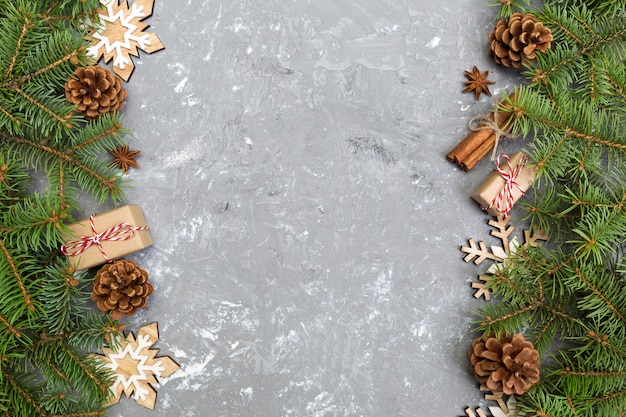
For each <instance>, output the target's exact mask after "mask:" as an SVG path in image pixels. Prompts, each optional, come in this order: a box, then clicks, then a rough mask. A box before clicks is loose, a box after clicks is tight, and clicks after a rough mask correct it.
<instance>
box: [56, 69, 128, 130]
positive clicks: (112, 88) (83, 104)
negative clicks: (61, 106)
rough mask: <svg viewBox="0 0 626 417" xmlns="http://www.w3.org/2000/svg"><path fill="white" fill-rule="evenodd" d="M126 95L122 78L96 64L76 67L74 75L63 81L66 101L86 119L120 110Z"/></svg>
mask: <svg viewBox="0 0 626 417" xmlns="http://www.w3.org/2000/svg"><path fill="white" fill-rule="evenodd" d="M127 96H128V93H127V92H126V90H124V89H123V88H122V79H121V78H120V77H118V76H117V75H115V74H114V73H113V72H112V71H110V70H108V69H106V68H103V67H100V66H97V65H96V66H93V67H87V68H83V67H79V68H76V70H75V71H74V75H73V76H70V77H69V78H68V79H67V81H66V82H65V97H66V98H67V101H69V102H70V103H72V104H76V110H78V111H79V112H81V113H82V114H84V115H85V116H86V117H87V119H95V118H96V117H98V116H100V115H101V114H105V113H113V112H115V111H118V110H121V109H122V108H123V107H124V100H126V97H127Z"/></svg>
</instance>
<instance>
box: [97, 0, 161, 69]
mask: <svg viewBox="0 0 626 417" xmlns="http://www.w3.org/2000/svg"><path fill="white" fill-rule="evenodd" d="M100 3H101V4H102V5H103V6H105V7H104V8H103V9H101V10H99V11H98V19H99V22H97V23H92V24H91V28H90V30H89V33H88V35H87V36H86V37H85V39H86V40H87V41H88V42H89V43H90V46H89V47H87V54H89V55H91V56H93V57H94V58H95V59H96V61H97V60H99V59H100V58H102V57H104V62H105V63H108V62H109V61H111V59H113V71H114V72H115V73H116V74H117V75H119V76H120V77H121V78H122V79H123V80H124V81H128V79H129V78H130V76H131V75H132V73H133V71H134V69H135V64H134V63H133V60H132V58H131V55H133V56H136V57H138V56H139V52H138V51H139V50H142V51H144V52H146V53H148V54H151V53H153V52H156V51H160V50H161V49H164V48H165V46H163V43H161V40H160V39H159V38H158V36H157V35H156V34H154V33H153V32H146V31H145V30H146V29H147V28H148V27H149V25H148V24H146V23H143V22H142V21H143V20H144V19H146V18H148V17H150V16H151V15H152V8H153V6H154V0H134V1H133V4H132V5H131V6H129V5H128V0H125V1H123V2H122V3H119V0H100Z"/></svg>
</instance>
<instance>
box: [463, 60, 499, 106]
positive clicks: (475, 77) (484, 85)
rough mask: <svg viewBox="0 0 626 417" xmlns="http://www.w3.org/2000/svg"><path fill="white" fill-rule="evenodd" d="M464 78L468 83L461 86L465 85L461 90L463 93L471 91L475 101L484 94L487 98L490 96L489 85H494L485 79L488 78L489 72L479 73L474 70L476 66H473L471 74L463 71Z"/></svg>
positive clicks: (465, 82) (476, 69) (477, 70)
mask: <svg viewBox="0 0 626 417" xmlns="http://www.w3.org/2000/svg"><path fill="white" fill-rule="evenodd" d="M465 76H466V77H467V79H468V81H464V82H463V84H465V86H466V87H465V88H464V89H463V92H464V93H469V92H471V91H473V92H474V95H475V96H476V100H478V99H479V98H480V95H481V94H482V93H485V94H487V95H488V96H490V95H491V91H489V84H495V82H494V81H490V80H488V79H487V77H488V76H489V71H485V72H480V70H479V69H478V68H476V65H474V68H473V70H472V72H470V71H465Z"/></svg>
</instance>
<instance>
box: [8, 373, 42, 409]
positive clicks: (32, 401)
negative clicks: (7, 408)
mask: <svg viewBox="0 0 626 417" xmlns="http://www.w3.org/2000/svg"><path fill="white" fill-rule="evenodd" d="M0 374H1V375H2V378H3V379H5V380H6V381H7V382H8V385H9V387H10V388H11V389H12V390H13V391H14V392H15V393H16V396H17V398H18V399H19V403H18V402H17V401H14V403H13V404H12V406H13V407H14V408H15V409H14V412H15V413H16V415H17V413H19V415H20V416H31V415H35V416H40V417H47V413H46V412H45V410H43V409H42V408H41V407H40V406H39V403H38V402H37V400H36V398H35V396H34V395H33V393H31V392H29V390H28V389H27V388H26V387H23V386H22V385H21V384H20V383H19V382H18V381H17V379H15V378H14V377H13V375H11V374H10V373H9V372H8V370H7V369H6V367H2V368H0Z"/></svg>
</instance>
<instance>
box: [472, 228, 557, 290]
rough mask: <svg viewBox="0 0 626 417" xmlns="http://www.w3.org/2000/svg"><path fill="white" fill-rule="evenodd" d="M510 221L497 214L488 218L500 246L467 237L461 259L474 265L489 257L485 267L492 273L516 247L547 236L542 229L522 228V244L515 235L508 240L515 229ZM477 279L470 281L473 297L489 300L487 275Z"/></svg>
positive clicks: (530, 244) (535, 242) (502, 264)
mask: <svg viewBox="0 0 626 417" xmlns="http://www.w3.org/2000/svg"><path fill="white" fill-rule="evenodd" d="M510 221H511V217H507V218H506V219H505V218H504V217H503V216H498V217H496V218H495V220H493V219H492V220H489V226H492V227H494V228H495V229H494V230H491V235H492V236H494V237H496V238H498V239H500V241H501V242H502V246H491V248H487V245H486V244H485V242H483V241H480V242H478V244H477V243H476V241H475V240H474V239H469V240H468V243H469V246H462V247H461V251H463V252H465V253H467V255H465V257H464V258H463V260H464V261H465V262H472V261H474V263H475V264H476V265H479V264H480V263H481V262H483V261H485V260H487V259H490V260H492V261H494V263H493V265H491V266H490V267H489V269H487V273H488V274H494V273H496V272H497V271H498V270H499V269H501V268H503V267H504V265H505V263H506V260H507V258H508V257H509V255H511V254H513V253H515V252H516V251H517V249H518V248H520V247H527V246H538V245H539V244H540V241H541V240H544V241H545V240H547V239H548V236H546V235H545V234H544V233H543V231H542V230H537V231H533V232H532V233H531V231H530V230H524V243H523V244H522V243H521V242H520V241H519V239H517V238H516V237H514V238H513V239H511V240H510V241H509V236H510V235H511V233H513V231H514V230H515V227H514V226H513V225H510V224H509V222H510ZM478 279H479V281H481V282H472V288H474V289H475V290H476V291H475V292H474V297H476V298H480V297H484V298H485V300H487V301H489V300H490V299H491V290H490V289H489V288H487V286H486V281H487V280H488V279H489V276H488V275H479V276H478Z"/></svg>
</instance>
